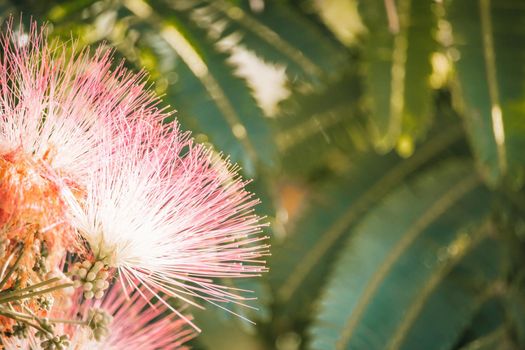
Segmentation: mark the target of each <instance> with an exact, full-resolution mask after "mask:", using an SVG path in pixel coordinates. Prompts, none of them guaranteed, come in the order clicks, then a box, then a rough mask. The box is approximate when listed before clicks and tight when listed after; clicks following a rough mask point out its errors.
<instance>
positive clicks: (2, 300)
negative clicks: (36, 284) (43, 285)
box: [0, 283, 73, 304]
mask: <svg viewBox="0 0 525 350" xmlns="http://www.w3.org/2000/svg"><path fill="white" fill-rule="evenodd" d="M71 286H73V283H64V284H60V285H58V286H54V287H51V288H47V289H43V290H39V291H36V292H32V293H27V294H24V295H15V296H11V297H4V298H0V304H5V303H10V302H13V301H19V300H23V299H27V298H32V297H36V296H39V295H42V294H47V293H51V292H53V291H55V290H59V289H63V288H67V287H71Z"/></svg>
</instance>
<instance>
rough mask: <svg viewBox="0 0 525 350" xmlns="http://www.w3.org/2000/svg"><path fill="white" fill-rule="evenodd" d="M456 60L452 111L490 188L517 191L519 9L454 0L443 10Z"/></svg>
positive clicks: (521, 141)
mask: <svg viewBox="0 0 525 350" xmlns="http://www.w3.org/2000/svg"><path fill="white" fill-rule="evenodd" d="M447 18H448V20H449V21H450V23H451V24H452V30H453V37H454V44H455V48H456V49H457V50H458V52H459V55H458V54H456V56H457V57H459V60H458V61H457V62H456V63H455V67H456V71H457V80H458V83H459V84H458V88H457V89H455V93H456V100H457V102H458V106H459V108H460V109H461V111H462V113H463V114H464V116H465V122H466V125H467V129H468V131H469V133H470V141H471V144H472V147H473V149H474V152H475V154H476V157H477V161H478V165H479V167H480V169H481V171H482V174H483V176H484V178H485V179H486V181H487V182H488V183H489V184H490V185H493V186H495V185H498V184H500V183H502V179H503V178H504V177H505V176H508V182H509V183H510V185H512V186H515V187H519V186H521V185H522V183H523V180H524V164H525V152H523V149H525V136H524V135H525V113H524V110H525V109H524V102H523V100H524V97H525V90H524V84H523V81H524V80H525V67H524V66H523V65H522V64H517V62H520V60H521V58H522V57H525V42H524V40H523V37H524V35H525V27H524V26H523V23H524V21H525V4H524V3H523V1H520V0H497V1H494V0H492V1H491V0H455V1H451V4H450V5H449V6H448V8H447Z"/></svg>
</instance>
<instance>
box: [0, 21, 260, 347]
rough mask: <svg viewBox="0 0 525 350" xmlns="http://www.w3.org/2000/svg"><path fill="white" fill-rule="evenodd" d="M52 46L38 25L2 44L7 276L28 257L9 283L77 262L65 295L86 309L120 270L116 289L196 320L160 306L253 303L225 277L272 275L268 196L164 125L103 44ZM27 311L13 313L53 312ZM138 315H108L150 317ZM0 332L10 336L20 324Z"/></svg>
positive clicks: (0, 259) (0, 209) (35, 280)
mask: <svg viewBox="0 0 525 350" xmlns="http://www.w3.org/2000/svg"><path fill="white" fill-rule="evenodd" d="M46 39H47V38H46V36H45V34H43V32H39V31H38V30H37V29H36V27H35V26H34V25H33V26H32V29H31V31H30V32H29V34H25V33H24V32H23V31H18V32H13V31H12V30H11V25H10V26H9V28H8V30H7V31H6V32H5V33H4V34H2V35H1V36H0V45H1V46H2V50H1V51H2V54H1V56H0V195H1V196H2V197H0V248H1V249H3V250H5V251H6V252H7V253H6V254H4V255H1V254H0V267H2V266H3V267H7V266H8V265H9V264H10V261H11V260H13V259H14V258H15V257H16V256H17V255H18V254H20V255H21V256H22V257H23V259H22V260H21V261H22V262H21V263H22V265H25V268H24V269H20V271H22V272H17V273H16V274H18V275H16V274H14V275H13V277H12V278H11V279H10V281H9V283H7V284H6V285H5V286H4V287H6V288H10V287H11V286H12V284H13V281H14V280H15V278H14V276H15V275H16V278H17V279H18V280H20V281H22V282H21V288H23V287H25V286H26V285H27V286H31V285H35V284H39V285H48V283H51V282H49V281H46V280H44V279H45V278H46V277H45V271H49V270H57V271H58V270H61V269H62V267H63V265H64V261H65V258H66V253H67V252H69V253H74V256H76V257H80V259H81V260H82V259H83V260H84V261H82V264H81V262H80V261H76V264H69V266H72V265H74V266H75V268H74V269H72V270H71V271H70V277H72V279H73V280H74V282H71V281H69V282H67V283H64V284H63V285H64V288H66V286H71V284H73V283H74V284H73V285H74V286H75V287H77V288H79V287H80V286H82V288H83V291H84V297H85V298H86V299H91V298H93V297H95V298H97V299H101V298H104V291H105V290H107V288H108V287H109V285H110V282H111V283H112V282H114V281H115V279H111V276H110V275H109V273H110V272H116V275H117V276H118V279H117V280H116V281H118V283H119V284H120V286H116V287H115V286H114V287H113V289H111V287H110V289H111V290H114V289H115V288H117V287H119V288H121V289H122V290H126V291H133V292H130V293H131V298H132V299H133V300H135V299H136V298H137V297H138V296H142V298H143V301H146V300H150V299H151V298H152V297H153V296H156V297H160V298H161V299H160V302H161V303H162V305H164V306H163V307H162V308H168V309H170V310H172V311H174V312H175V313H176V314H177V315H178V316H180V317H181V318H183V319H184V320H186V321H187V322H190V323H191V320H190V319H189V318H188V317H186V316H185V315H184V314H182V313H181V312H180V311H178V310H176V309H175V308H174V307H172V306H171V304H168V303H167V301H166V300H165V299H162V297H164V298H166V299H167V298H170V297H175V298H178V299H179V300H181V301H185V302H186V303H190V304H193V305H198V303H197V301H196V300H195V298H200V299H204V300H206V301H208V302H210V303H213V304H219V305H220V306H221V307H224V306H222V304H224V303H239V304H243V303H244V302H245V301H246V300H250V299H253V297H248V296H246V295H245V294H243V292H245V291H242V290H238V289H236V288H232V287H230V286H227V285H226V284H225V283H224V281H223V279H224V278H242V277H254V276H259V275H260V274H261V273H263V272H265V271H266V270H267V269H266V267H265V261H264V256H266V255H268V254H269V251H268V249H269V247H268V244H266V243H265V240H266V239H267V237H264V236H262V235H261V231H262V229H261V228H262V227H263V226H264V224H262V223H261V218H260V217H259V216H258V215H256V214H255V213H254V207H255V205H256V204H257V203H258V200H257V199H255V198H254V197H253V195H252V194H251V193H249V192H248V191H247V190H246V189H245V186H246V184H247V181H245V180H243V179H242V178H241V177H240V176H239V174H238V167H237V166H235V165H232V164H230V163H229V161H228V160H227V159H225V158H224V157H222V156H221V155H219V154H216V153H214V151H213V150H211V149H209V148H206V147H204V146H202V145H199V144H196V143H195V142H194V141H193V139H192V138H191V135H190V133H189V132H182V131H181V130H180V127H179V125H178V123H177V122H176V121H173V122H171V123H164V121H165V120H166V118H167V117H169V116H170V115H171V113H169V112H167V111H165V110H164V109H161V108H159V107H158V104H159V100H158V98H157V97H155V95H154V94H153V93H152V92H150V91H148V90H147V89H146V83H145V81H144V74H142V73H139V74H134V73H131V72H129V71H127V70H126V69H125V68H123V66H122V65H119V66H117V67H116V68H114V69H112V59H111V54H110V53H107V52H104V50H103V49H102V48H100V49H98V50H96V51H95V52H94V54H93V55H89V52H88V51H86V50H85V51H80V52H78V53H74V52H75V50H73V51H72V53H69V52H70V51H68V50H67V49H66V48H65V47H64V46H63V45H62V44H60V43H54V44H47V43H46ZM19 247H22V248H19ZM22 252H23V253H22ZM71 263H75V261H73V262H71ZM46 264H47V265H48V266H45V265H46ZM95 266H96V271H95V270H93V269H95ZM44 267H46V268H44ZM44 270H45V271H44ZM73 270H74V271H73ZM25 271H27V273H26V272H25ZM22 273H23V274H25V275H23V276H22V275H21V274H22ZM43 280H44V281H43ZM1 292H2V290H0V293H1ZM57 293H58V292H57ZM119 298H120V296H119ZM104 300H107V299H104ZM135 302H137V301H136V300H135ZM24 303H26V304H27V305H28V307H26V305H21V307H20V310H17V312H29V313H31V315H32V316H31V317H33V319H34V320H39V322H40V321H41V320H40V318H42V317H44V316H45V315H46V314H47V311H42V310H41V309H38V303H37V302H36V300H27V301H24ZM137 303H138V302H137ZM103 306H104V305H103ZM108 307H109V306H108ZM162 308H157V309H161V311H162V310H163V309H162ZM139 310H141V309H139V308H134V307H130V308H129V310H128V311H126V310H125V309H122V310H120V309H119V310H110V312H111V313H114V314H115V313H119V312H126V313H127V317H128V318H129V319H133V318H134V317H138V318H140V320H143V319H151V318H152V317H153V311H151V312H152V313H151V314H150V313H146V312H145V311H144V312H142V311H141V312H139ZM148 312H150V311H148ZM115 315H116V314H115ZM31 317H30V318H31ZM115 317H116V316H115ZM122 317H124V316H122ZM140 320H139V319H137V323H140V322H139V321H140ZM170 320H171V321H170V322H172V321H173V320H172V319H170ZM42 322H43V321H42ZM175 323H176V322H175ZM0 324H5V330H9V331H10V329H11V328H12V327H13V325H14V323H13V318H11V319H9V317H6V318H3V317H0ZM176 324H177V323H176ZM142 325H144V327H143V328H144V329H146V330H148V331H152V332H153V331H155V328H148V327H145V323H142ZM195 328H196V327H195ZM122 331H124V329H123V330H122ZM75 334H77V333H75ZM78 334H80V333H78ZM119 334H123V333H122V332H121V333H119ZM136 334H140V333H138V332H136ZM46 336H51V333H50V332H48V334H47V335H46ZM131 338H132V334H126V335H125V336H123V339H124V340H123V341H125V339H131ZM108 339H113V340H112V341H113V342H116V341H117V340H116V338H113V335H111V337H110V338H108ZM48 340H49V339H48ZM49 341H51V340H49ZM72 341H75V340H74V339H72ZM118 344H121V343H118ZM122 344H126V343H122Z"/></svg>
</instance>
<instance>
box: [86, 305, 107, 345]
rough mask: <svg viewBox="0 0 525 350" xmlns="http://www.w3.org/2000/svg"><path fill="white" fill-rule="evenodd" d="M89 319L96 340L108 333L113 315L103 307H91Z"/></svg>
mask: <svg viewBox="0 0 525 350" xmlns="http://www.w3.org/2000/svg"><path fill="white" fill-rule="evenodd" d="M88 320H89V321H88V326H89V328H91V331H92V332H93V338H95V340H96V341H100V340H102V339H103V338H105V337H106V336H107V335H108V333H109V325H110V324H111V321H113V317H111V316H110V315H109V314H108V313H107V312H106V311H104V310H102V309H90V310H89V312H88Z"/></svg>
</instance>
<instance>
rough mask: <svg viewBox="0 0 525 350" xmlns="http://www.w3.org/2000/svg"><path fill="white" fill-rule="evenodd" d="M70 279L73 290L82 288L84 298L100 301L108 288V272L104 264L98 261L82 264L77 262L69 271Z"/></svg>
mask: <svg viewBox="0 0 525 350" xmlns="http://www.w3.org/2000/svg"><path fill="white" fill-rule="evenodd" d="M70 274H71V278H72V279H73V286H74V287H75V288H82V290H83V291H84V298H86V299H93V298H95V299H101V298H102V297H103V296H104V292H105V290H106V289H108V288H109V282H108V281H107V279H108V277H109V272H108V270H107V267H106V266H105V265H104V263H103V262H102V261H100V260H97V261H95V263H91V262H90V261H89V260H84V261H83V262H82V263H79V262H77V263H76V264H75V265H73V268H72V269H71V272H70Z"/></svg>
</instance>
